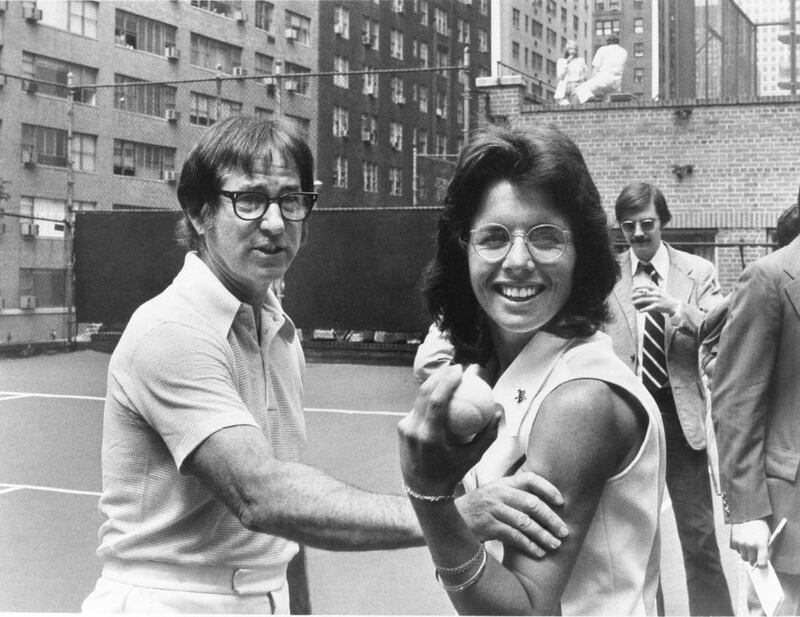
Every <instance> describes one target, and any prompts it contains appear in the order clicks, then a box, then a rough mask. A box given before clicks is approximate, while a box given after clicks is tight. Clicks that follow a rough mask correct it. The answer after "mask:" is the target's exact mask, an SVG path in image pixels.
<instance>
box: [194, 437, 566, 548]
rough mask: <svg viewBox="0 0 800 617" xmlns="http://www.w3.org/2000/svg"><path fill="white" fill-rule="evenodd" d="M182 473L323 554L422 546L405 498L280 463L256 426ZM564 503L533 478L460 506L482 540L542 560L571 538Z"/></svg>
mask: <svg viewBox="0 0 800 617" xmlns="http://www.w3.org/2000/svg"><path fill="white" fill-rule="evenodd" d="M184 470H185V471H186V472H188V473H191V474H193V475H195V476H196V477H197V478H198V479H200V481H201V482H203V483H204V484H205V485H206V486H208V487H210V488H211V490H213V491H214V493H215V494H216V495H217V496H218V497H219V498H220V499H221V500H222V501H223V502H224V503H225V504H226V506H227V507H228V508H229V509H230V510H231V511H232V512H233V513H234V514H235V515H236V517H237V518H238V519H239V520H240V521H241V522H242V524H243V525H244V526H245V527H247V528H248V529H252V530H254V531H260V532H264V533H269V534H272V535H278V536H281V537H284V538H289V539H291V540H295V541H297V542H300V543H301V544H307V545H309V546H314V547H316V548H322V549H326V550H373V549H392V548H403V547H409V546H420V545H422V544H423V541H422V536H421V532H420V529H419V525H418V524H417V521H416V518H415V516H414V513H413V511H412V509H411V507H410V504H409V503H408V500H407V499H406V498H405V497H400V496H396V495H385V494H380V493H371V492H367V491H363V490H361V489H358V488H355V487H353V486H350V485H348V484H345V483H344V482H340V481H339V480H336V479H335V478H333V477H331V476H329V475H327V474H325V473H324V472H322V471H319V470H317V469H315V468H313V467H309V466H307V465H302V464H299V463H287V462H281V461H277V460H275V459H274V458H272V456H271V448H270V445H269V442H268V441H267V440H266V438H265V437H264V436H263V434H262V433H261V431H260V430H259V429H257V428H256V427H252V426H234V427H230V428H226V429H223V430H220V431H217V432H216V433H214V434H213V435H211V436H210V437H209V438H208V439H206V441H204V442H203V443H202V444H201V445H200V446H199V447H198V448H197V449H196V450H195V452H194V453H193V454H192V455H191V456H190V457H189V458H188V459H187V461H186V463H185V464H184ZM536 494H538V495H540V496H541V498H539V497H537V496H536ZM562 501H563V498H562V497H561V495H560V494H559V492H558V491H557V490H556V489H555V488H554V487H553V486H552V485H551V484H549V483H548V482H546V481H544V480H543V479H542V478H540V477H539V476H536V475H535V474H532V473H528V474H521V475H520V476H519V477H516V478H510V479H506V480H503V481H499V482H497V483H494V484H492V485H489V486H487V487H486V488H485V489H484V490H482V491H479V492H477V493H475V494H471V495H468V496H465V497H463V498H461V499H459V500H458V504H457V507H458V508H459V510H460V511H462V512H463V513H464V516H465V519H466V520H467V521H468V522H469V524H470V526H471V528H473V529H474V531H475V533H477V534H478V535H479V536H480V537H481V538H482V539H502V540H508V541H510V542H512V543H513V544H514V545H515V546H516V547H518V549H519V550H521V551H524V552H528V553H530V554H533V555H534V556H537V557H539V556H541V555H543V554H544V550H543V548H542V547H544V548H546V549H551V548H556V547H557V546H558V545H559V544H560V540H559V539H558V538H560V537H563V536H564V535H566V528H565V525H564V523H563V521H562V520H561V519H560V518H559V517H558V516H556V515H555V513H553V511H552V510H551V509H550V508H549V507H548V506H547V503H546V502H549V503H561V502H562ZM550 530H552V531H550ZM556 535H557V536H558V538H557V537H555V536H556Z"/></svg>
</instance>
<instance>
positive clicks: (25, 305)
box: [19, 296, 36, 309]
mask: <svg viewBox="0 0 800 617" xmlns="http://www.w3.org/2000/svg"><path fill="white" fill-rule="evenodd" d="M19 308H22V309H34V308H36V296H20V297H19Z"/></svg>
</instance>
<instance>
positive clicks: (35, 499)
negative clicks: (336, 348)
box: [0, 351, 735, 615]
mask: <svg viewBox="0 0 800 617" xmlns="http://www.w3.org/2000/svg"><path fill="white" fill-rule="evenodd" d="M108 360H109V356H108V355H106V354H102V353H98V352H93V351H79V352H74V353H66V354H58V355H52V356H36V357H32V358H27V359H0V521H2V525H0V612H77V611H79V610H80V603H81V601H82V600H83V598H84V597H85V596H86V594H87V593H88V592H89V591H90V590H91V589H92V587H93V585H94V582H95V580H96V578H97V577H98V576H99V573H100V568H101V563H100V560H99V559H98V558H97V557H95V555H94V550H95V548H96V544H97V530H98V528H99V525H100V523H101V517H100V515H99V513H98V511H97V497H98V493H99V491H100V482H101V480H100V478H101V476H100V439H101V431H102V408H103V403H102V396H103V394H104V392H105V376H106V370H107V366H108ZM306 383H307V388H306V408H307V424H308V438H309V448H308V456H307V460H308V462H309V463H310V464H312V465H314V466H317V467H319V468H321V469H323V470H325V471H327V472H329V473H331V474H332V475H334V476H336V477H337V478H340V479H342V480H345V481H348V482H352V483H354V484H356V485H358V486H360V487H362V488H365V489H369V490H375V491H389V492H395V493H400V492H401V489H400V472H399V466H398V459H397V437H396V426H397V422H398V421H399V419H400V417H401V416H402V415H403V414H405V413H406V412H407V411H408V409H410V407H411V405H412V403H413V400H414V396H415V393H416V385H415V383H414V382H413V379H412V377H411V370H410V368H409V367H392V366H364V365H357V366H356V365H348V364H321V363H313V364H309V365H308V370H307V376H306ZM11 393H14V394H11ZM719 532H720V534H721V535H720V539H721V540H722V541H723V543H722V544H721V545H720V546H721V548H722V553H723V558H724V559H725V564H724V565H725V567H726V571H727V572H728V573H729V575H732V572H733V558H732V554H731V552H730V551H729V550H728V549H727V530H724V531H723V529H722V526H721V523H720V525H719ZM676 542H677V537H676V532H675V530H674V526H673V527H672V528H671V529H670V528H669V527H667V528H665V530H664V542H663V545H664V546H663V553H664V558H663V566H662V569H663V583H664V594H665V598H666V609H667V614H668V615H685V614H688V605H687V603H686V587H685V583H684V582H683V576H684V574H683V567H682V565H681V560H680V556H679V553H678V550H679V549H678V547H677V545H676ZM307 561H308V564H307V565H308V578H309V585H310V596H311V597H310V600H311V607H312V610H313V612H314V613H316V614H386V615H389V614H395V615H396V614H409V615H413V614H417V615H452V614H454V611H453V609H452V607H451V606H450V603H449V601H448V599H447V597H446V595H445V594H444V592H443V591H442V590H441V589H440V588H439V587H438V586H437V585H436V583H435V581H434V579H433V568H432V566H431V563H430V559H429V557H428V553H427V551H426V550H425V549H423V548H419V549H409V550H403V551H394V552H388V551H377V552H370V553H332V552H327V551H320V550H314V549H310V550H308V552H307ZM729 578H730V577H729ZM730 582H731V585H732V587H733V585H734V584H735V578H730Z"/></svg>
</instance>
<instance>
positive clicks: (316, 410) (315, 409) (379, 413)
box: [305, 407, 406, 418]
mask: <svg viewBox="0 0 800 617" xmlns="http://www.w3.org/2000/svg"><path fill="white" fill-rule="evenodd" d="M305 410H306V411H311V412H313V413H340V414H346V415H349V416H397V417H399V418H402V417H403V416H405V415H406V414H405V412H399V411H363V410H362V411H359V410H357V409H328V408H325V407H306V408H305Z"/></svg>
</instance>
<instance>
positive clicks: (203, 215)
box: [187, 202, 211, 236]
mask: <svg viewBox="0 0 800 617" xmlns="http://www.w3.org/2000/svg"><path fill="white" fill-rule="evenodd" d="M208 210H209V206H208V202H206V203H204V204H203V207H202V208H200V214H199V216H197V215H192V214H188V213H187V217H188V218H189V223H190V224H191V225H192V227H193V228H194V230H195V232H197V235H198V236H202V235H203V234H205V233H206V231H207V230H208V227H209V223H210V222H211V217H210V216H209V212H208Z"/></svg>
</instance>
